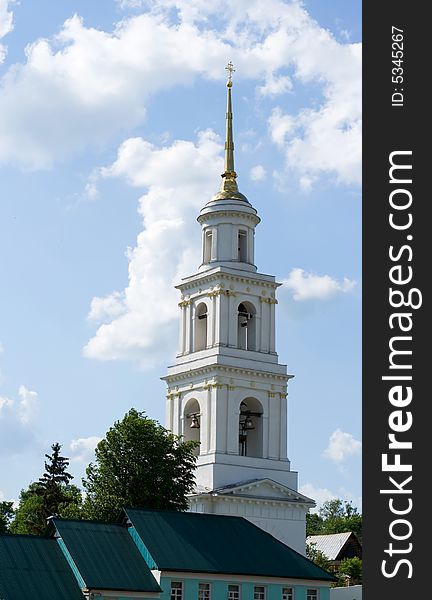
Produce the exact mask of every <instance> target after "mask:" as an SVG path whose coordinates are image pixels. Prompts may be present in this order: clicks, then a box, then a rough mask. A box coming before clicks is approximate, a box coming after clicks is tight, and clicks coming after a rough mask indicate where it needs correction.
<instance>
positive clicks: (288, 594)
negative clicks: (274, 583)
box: [282, 587, 294, 600]
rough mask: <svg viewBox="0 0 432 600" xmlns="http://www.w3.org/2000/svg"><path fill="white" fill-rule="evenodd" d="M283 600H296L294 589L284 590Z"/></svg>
mask: <svg viewBox="0 0 432 600" xmlns="http://www.w3.org/2000/svg"><path fill="white" fill-rule="evenodd" d="M282 600H294V591H293V589H292V588H288V587H285V588H282Z"/></svg>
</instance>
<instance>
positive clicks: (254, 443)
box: [239, 398, 263, 458]
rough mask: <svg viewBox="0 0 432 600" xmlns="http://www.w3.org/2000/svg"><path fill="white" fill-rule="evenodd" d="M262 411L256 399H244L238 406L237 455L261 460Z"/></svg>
mask: <svg viewBox="0 0 432 600" xmlns="http://www.w3.org/2000/svg"><path fill="white" fill-rule="evenodd" d="M262 414H263V409H262V406H261V403H260V402H259V401H258V400H257V399H256V398H246V399H245V400H243V402H242V403H241V404H240V414H239V454H240V456H253V457H255V458H262V455H263V423H262V421H263V420H262Z"/></svg>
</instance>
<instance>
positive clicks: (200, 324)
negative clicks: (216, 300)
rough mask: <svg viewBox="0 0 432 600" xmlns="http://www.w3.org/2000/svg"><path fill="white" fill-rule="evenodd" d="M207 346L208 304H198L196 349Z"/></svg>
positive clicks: (203, 348)
mask: <svg viewBox="0 0 432 600" xmlns="http://www.w3.org/2000/svg"><path fill="white" fill-rule="evenodd" d="M206 348H207V305H206V304H204V302H201V303H200V304H198V306H197V308H196V314H195V347H194V351H195V352H196V351H197V350H205V349H206Z"/></svg>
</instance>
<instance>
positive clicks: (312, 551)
mask: <svg viewBox="0 0 432 600" xmlns="http://www.w3.org/2000/svg"><path fill="white" fill-rule="evenodd" d="M306 556H307V558H308V559H309V560H311V561H312V562H314V563H315V564H316V565H318V566H319V567H321V568H322V569H324V570H325V571H331V562H330V561H329V559H328V558H327V556H326V555H325V554H324V553H323V552H321V550H317V549H316V544H314V543H313V542H312V543H311V544H306Z"/></svg>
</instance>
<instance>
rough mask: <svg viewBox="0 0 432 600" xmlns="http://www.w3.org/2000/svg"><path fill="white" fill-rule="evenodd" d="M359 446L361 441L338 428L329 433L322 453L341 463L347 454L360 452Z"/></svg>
mask: <svg viewBox="0 0 432 600" xmlns="http://www.w3.org/2000/svg"><path fill="white" fill-rule="evenodd" d="M361 448H362V444H361V442H360V441H359V440H356V439H355V438H354V437H353V436H352V435H351V433H346V432H344V431H341V430H340V429H339V428H338V429H336V431H334V432H333V433H332V434H331V436H330V439H329V444H328V446H327V448H326V449H325V450H324V453H323V455H324V456H325V457H327V458H329V459H330V460H332V461H334V462H336V463H341V462H343V461H344V460H345V459H346V458H347V457H348V456H351V455H356V454H360V453H361Z"/></svg>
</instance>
